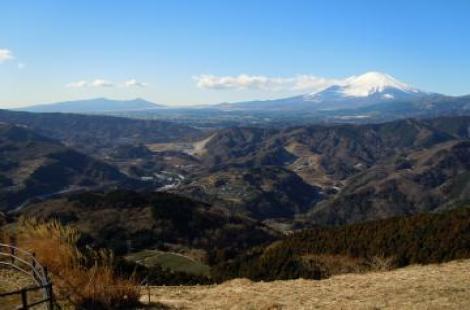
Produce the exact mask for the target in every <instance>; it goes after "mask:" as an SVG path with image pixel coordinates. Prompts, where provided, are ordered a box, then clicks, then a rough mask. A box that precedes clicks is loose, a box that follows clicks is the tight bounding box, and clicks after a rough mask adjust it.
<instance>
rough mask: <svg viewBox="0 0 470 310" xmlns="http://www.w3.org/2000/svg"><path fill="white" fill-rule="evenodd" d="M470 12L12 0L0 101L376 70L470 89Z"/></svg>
mask: <svg viewBox="0 0 470 310" xmlns="http://www.w3.org/2000/svg"><path fill="white" fill-rule="evenodd" d="M469 12H470V1H468V0H462V1H458V0H453V1H452V0H447V1H440V0H434V1H420V0H415V1H411V0H408V1H401V0H394V1H385V0H384V1H378V0H375V1H366V0H364V1H360V0H356V1H314V0H309V1H293V0H290V1H276V0H270V1H261V0H259V1H254V0H251V1H243V0H237V1H220V0H219V1H215V0H214V1H177V0H173V1H170V0H169V1H163V0H161V1H156V0H155V1H152V0H147V1H145V0H133V1H130V0H127V1H126V0H121V1H116V0H101V1H96V0H94V1H92V0H82V1H65V0H63V1H51V0H50V1H41V0H29V1H28V0H23V1H3V2H2V4H1V5H0V108H7V107H17V106H24V105H29V104H39V103H45V102H55V101H62V100H72V99H82V98H92V97H110V98H119V99H127V98H134V97H144V98H146V99H149V100H152V101H155V102H158V103H163V104H168V105H190V104H211V103H218V102H223V101H239V100H249V99H264V98H278V97H284V96H290V95H295V94H299V93H304V92H308V91H312V90H315V87H318V84H321V82H322V81H323V80H322V78H343V77H347V76H350V75H357V74H361V73H364V72H367V71H382V72H386V73H389V74H391V75H393V76H395V77H396V78H398V79H400V80H402V81H404V82H406V83H409V84H411V85H412V86H415V87H418V88H421V89H424V90H429V91H436V92H441V93H445V94H450V95H463V94H469V93H470V18H468V13H469ZM242 74H244V76H240V75H242Z"/></svg>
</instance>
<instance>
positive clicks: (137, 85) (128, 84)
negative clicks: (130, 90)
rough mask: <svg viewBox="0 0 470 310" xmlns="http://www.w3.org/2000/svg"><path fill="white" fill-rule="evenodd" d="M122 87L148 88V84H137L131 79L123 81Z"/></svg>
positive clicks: (137, 82)
mask: <svg viewBox="0 0 470 310" xmlns="http://www.w3.org/2000/svg"><path fill="white" fill-rule="evenodd" d="M124 86H125V87H146V86H148V83H145V82H139V81H137V80H136V79H131V80H128V81H125V82H124Z"/></svg>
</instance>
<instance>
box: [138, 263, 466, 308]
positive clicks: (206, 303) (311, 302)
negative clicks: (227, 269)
mask: <svg viewBox="0 0 470 310" xmlns="http://www.w3.org/2000/svg"><path fill="white" fill-rule="evenodd" d="M150 298H151V302H152V303H154V304H155V308H160V309H234V310H235V309H470V260H463V261H454V262H450V263H446V264H440V265H428V266H410V267H407V268H402V269H397V270H394V271H388V272H376V273H365V274H346V275H340V276H335V277H332V278H330V279H327V280H322V281H313V280H303V279H299V280H290V281H275V282H252V281H250V280H246V279H236V280H232V281H228V282H226V283H223V284H220V285H216V286H200V287H186V288H185V287H168V288H160V287H158V288H151V296H150ZM142 301H143V302H147V301H148V296H146V295H145V294H144V296H143V297H142Z"/></svg>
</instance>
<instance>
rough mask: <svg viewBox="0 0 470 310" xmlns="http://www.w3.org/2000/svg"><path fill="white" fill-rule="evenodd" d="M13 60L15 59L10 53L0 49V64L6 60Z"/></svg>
mask: <svg viewBox="0 0 470 310" xmlns="http://www.w3.org/2000/svg"><path fill="white" fill-rule="evenodd" d="M14 58H15V57H14V56H13V52H12V51H10V50H8V49H4V48H0V63H2V62H4V61H7V60H12V59H14Z"/></svg>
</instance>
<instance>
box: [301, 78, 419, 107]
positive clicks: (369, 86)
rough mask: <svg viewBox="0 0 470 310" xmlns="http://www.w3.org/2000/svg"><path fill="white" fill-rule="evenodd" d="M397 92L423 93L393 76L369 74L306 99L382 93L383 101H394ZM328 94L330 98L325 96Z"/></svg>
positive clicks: (343, 82)
mask: <svg viewBox="0 0 470 310" xmlns="http://www.w3.org/2000/svg"><path fill="white" fill-rule="evenodd" d="M387 91H389V92H387ZM397 92H399V93H403V94H409V95H416V94H420V93H423V92H422V91H420V90H418V89H416V88H413V87H411V86H409V85H407V84H405V83H403V82H400V81H399V80H397V79H395V78H394V77H392V76H391V75H388V74H385V73H381V72H367V73H365V74H362V75H359V76H356V75H354V76H351V77H349V78H346V79H343V80H340V81H339V82H338V83H337V84H336V85H333V86H331V87H329V88H327V89H325V90H322V91H319V92H314V93H310V94H307V95H305V96H304V97H305V99H306V100H310V101H317V100H315V99H341V98H345V99H347V98H360V97H369V96H372V95H375V94H379V93H381V94H382V96H381V97H382V98H383V99H394V98H395V95H394V94H393V93H397ZM327 94H328V96H325V95H327ZM322 97H326V98H322ZM333 97H336V98H333Z"/></svg>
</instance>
